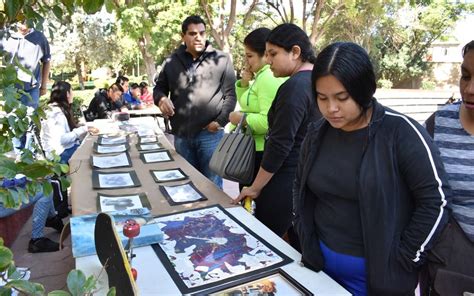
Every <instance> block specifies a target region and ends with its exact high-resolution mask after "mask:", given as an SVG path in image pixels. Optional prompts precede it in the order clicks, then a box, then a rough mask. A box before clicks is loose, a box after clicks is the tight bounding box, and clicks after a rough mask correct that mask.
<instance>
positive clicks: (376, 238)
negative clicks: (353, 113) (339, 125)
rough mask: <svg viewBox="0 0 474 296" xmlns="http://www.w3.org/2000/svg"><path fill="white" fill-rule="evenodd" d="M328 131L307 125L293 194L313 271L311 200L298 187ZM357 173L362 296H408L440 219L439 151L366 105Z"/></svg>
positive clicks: (412, 124)
mask: <svg viewBox="0 0 474 296" xmlns="http://www.w3.org/2000/svg"><path fill="white" fill-rule="evenodd" d="M328 125H329V123H328V122H327V121H326V120H324V119H322V120H319V121H318V122H315V123H312V124H311V125H310V126H309V127H308V135H307V137H306V139H305V141H304V143H303V148H302V149H301V155H300V160H299V163H298V170H297V172H296V178H295V184H294V188H293V212H294V215H295V217H294V218H295V219H294V226H295V230H296V232H297V233H298V237H299V239H300V244H301V249H302V255H303V258H302V261H303V263H305V265H306V266H307V267H309V268H311V269H314V270H316V271H319V270H321V269H322V268H323V266H324V259H323V256H322V254H321V249H320V247H319V238H318V236H317V232H316V229H315V222H314V221H315V217H314V207H315V203H316V199H317V196H314V194H312V193H311V192H310V190H308V187H307V186H306V182H307V179H308V174H309V172H310V169H311V167H312V164H313V161H314V159H315V156H316V154H317V153H318V151H319V148H320V145H321V139H323V135H324V133H325V132H326V130H327V128H328ZM358 172H359V173H358V176H357V180H356V181H357V186H358V188H357V192H355V194H357V196H358V199H359V203H360V207H359V208H360V219H361V223H362V224H361V225H362V235H363V240H364V251H365V256H364V257H365V259H366V264H367V284H368V291H369V295H412V294H413V291H414V290H415V288H416V285H417V283H418V276H417V269H418V267H419V266H420V265H421V264H422V263H423V261H424V258H425V257H426V251H427V250H429V249H430V248H431V246H432V244H433V241H434V240H435V239H436V237H437V235H438V234H439V232H440V231H441V230H442V228H443V227H444V225H445V224H446V222H447V218H448V213H447V210H446V209H445V207H446V204H447V201H448V200H449V198H450V196H451V192H450V187H449V185H448V182H447V181H448V180H447V176H446V173H445V171H444V167H443V163H442V161H441V158H440V156H439V151H438V150H437V148H436V147H435V146H434V144H433V142H432V140H431V138H430V137H429V135H428V134H427V132H426V131H425V130H424V128H423V127H422V126H420V125H419V124H418V123H417V122H416V121H414V120H412V119H410V118H408V117H406V116H405V115H402V114H400V113H397V112H395V111H392V110H390V109H389V108H386V107H384V106H382V105H380V104H379V103H377V102H376V101H375V100H374V107H373V114H372V119H371V121H370V123H369V126H368V129H367V141H366V143H365V149H364V152H363V155H362V159H361V161H360V166H359V169H358ZM334 218H335V219H337V217H334Z"/></svg>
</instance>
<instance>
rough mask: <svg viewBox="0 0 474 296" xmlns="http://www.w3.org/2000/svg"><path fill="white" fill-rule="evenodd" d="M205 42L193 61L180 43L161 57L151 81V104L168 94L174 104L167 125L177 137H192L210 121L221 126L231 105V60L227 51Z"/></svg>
mask: <svg viewBox="0 0 474 296" xmlns="http://www.w3.org/2000/svg"><path fill="white" fill-rule="evenodd" d="M206 45H207V46H206V49H205V50H204V52H203V53H202V54H201V56H200V57H199V58H197V60H196V61H194V62H193V59H192V56H191V54H190V53H188V52H186V46H185V45H181V46H180V47H179V48H178V49H177V50H176V51H175V52H174V53H173V54H172V55H171V56H170V57H168V58H167V59H166V60H165V62H164V64H163V68H162V70H161V72H160V74H159V75H158V77H157V79H156V81H155V83H156V85H155V87H154V89H153V99H154V101H155V104H156V105H158V102H159V100H160V99H161V98H162V97H166V96H168V94H169V95H170V99H171V101H172V102H173V104H174V107H175V114H174V115H173V116H172V117H170V121H171V127H172V130H173V134H175V135H177V136H180V137H187V138H192V137H194V136H195V135H196V134H197V133H199V132H200V131H201V130H202V129H203V128H204V127H206V126H207V125H208V124H209V123H211V122H212V121H217V122H218V123H219V124H220V126H222V127H223V126H225V125H226V124H227V123H228V122H229V113H230V112H232V111H234V108H235V103H236V99H235V97H236V95H235V73H234V67H233V65H232V61H231V59H230V57H229V55H228V54H226V53H224V52H222V51H219V50H216V49H214V48H213V47H212V46H211V45H210V44H209V43H207V44H206Z"/></svg>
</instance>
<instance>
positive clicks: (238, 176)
mask: <svg viewBox="0 0 474 296" xmlns="http://www.w3.org/2000/svg"><path fill="white" fill-rule="evenodd" d="M245 117H246V115H245V114H244V116H242V118H241V119H240V122H239V124H238V125H237V128H236V129H235V130H234V131H233V132H231V133H229V134H225V135H224V137H223V138H222V139H221V141H220V142H219V145H218V146H217V148H216V150H215V151H214V153H213V154H212V157H211V160H210V162H209V168H210V169H211V170H212V171H213V172H214V173H216V174H217V175H219V176H221V177H222V178H224V179H228V180H231V181H235V182H238V183H241V184H250V183H251V182H252V179H253V173H254V166H255V140H254V138H253V137H252V132H251V130H250V128H246V129H245V130H244V128H243V126H242V122H243V121H244V119H245Z"/></svg>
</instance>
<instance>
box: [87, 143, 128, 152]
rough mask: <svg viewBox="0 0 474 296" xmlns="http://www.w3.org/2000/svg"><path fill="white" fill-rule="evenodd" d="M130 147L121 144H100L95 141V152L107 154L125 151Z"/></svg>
mask: <svg viewBox="0 0 474 296" xmlns="http://www.w3.org/2000/svg"><path fill="white" fill-rule="evenodd" d="M127 149H128V145H126V144H120V145H114V146H111V145H99V144H97V143H94V152H95V153H100V154H107V153H120V152H125V151H127Z"/></svg>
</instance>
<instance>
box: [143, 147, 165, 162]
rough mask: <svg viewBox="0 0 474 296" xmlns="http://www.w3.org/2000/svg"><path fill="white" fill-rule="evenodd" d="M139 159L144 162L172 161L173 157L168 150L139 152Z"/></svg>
mask: <svg viewBox="0 0 474 296" xmlns="http://www.w3.org/2000/svg"><path fill="white" fill-rule="evenodd" d="M140 159H141V160H142V161H143V162H144V163H153V162H167V161H173V158H172V157H171V154H170V152H169V151H168V150H162V151H156V152H149V153H140Z"/></svg>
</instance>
